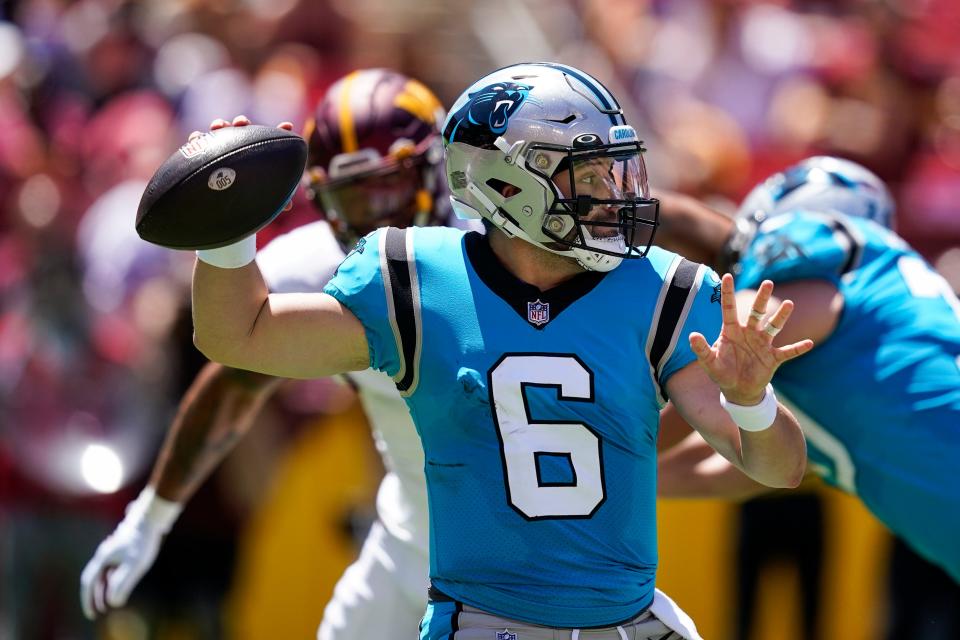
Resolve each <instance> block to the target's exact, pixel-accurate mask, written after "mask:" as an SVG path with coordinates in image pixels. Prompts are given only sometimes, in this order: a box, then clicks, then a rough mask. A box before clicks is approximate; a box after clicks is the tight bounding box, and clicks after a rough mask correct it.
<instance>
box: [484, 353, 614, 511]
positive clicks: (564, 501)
mask: <svg viewBox="0 0 960 640" xmlns="http://www.w3.org/2000/svg"><path fill="white" fill-rule="evenodd" d="M490 385H491V400H492V402H493V405H494V406H493V409H494V421H495V422H496V425H497V431H498V434H499V437H500V447H501V455H502V457H503V467H504V474H505V475H506V478H505V479H506V484H507V499H508V501H509V502H510V506H512V507H513V508H514V509H516V510H517V511H519V512H520V513H521V514H522V515H524V516H525V517H526V518H528V519H545V518H588V517H590V516H592V515H593V513H594V512H595V511H596V510H597V507H599V506H600V505H601V504H602V503H603V501H604V499H605V497H606V492H605V486H604V477H603V464H602V451H601V446H600V438H599V436H597V434H596V433H595V432H594V431H593V429H591V428H590V427H589V426H588V425H585V424H583V423H582V422H538V421H536V420H533V419H532V418H531V416H530V409H529V406H528V405H527V398H526V389H527V387H553V388H555V389H556V390H557V399H558V400H562V401H565V402H593V400H594V398H593V373H592V372H591V371H590V370H589V369H588V368H587V367H586V365H584V364H583V363H582V362H581V361H580V360H579V358H577V357H576V356H573V355H545V354H544V355H541V354H536V355H534V354H507V355H505V356H504V357H503V358H501V359H500V361H499V362H498V363H497V364H496V365H494V367H493V369H491V370H490ZM544 457H555V458H559V459H560V460H561V463H563V461H564V460H565V461H566V463H567V464H568V465H569V468H570V469H571V471H572V478H567V479H566V481H564V482H548V481H544V480H543V479H541V473H540V469H541V466H540V465H541V463H542V462H545V458H544Z"/></svg>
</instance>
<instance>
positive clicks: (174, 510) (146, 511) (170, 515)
mask: <svg viewBox="0 0 960 640" xmlns="http://www.w3.org/2000/svg"><path fill="white" fill-rule="evenodd" d="M181 511H183V505H182V504H180V503H179V502H171V501H170V500H164V499H163V498H161V497H160V496H158V495H157V492H156V491H155V490H154V489H153V487H150V486H147V487H144V489H143V491H141V492H140V495H139V496H137V499H136V500H134V501H133V502H131V503H130V504H129V505H128V506H127V514H126V517H125V518H124V520H129V521H130V522H131V523H132V524H134V526H138V525H139V524H140V523H143V524H145V525H146V526H147V527H149V528H151V529H156V530H159V531H160V532H162V533H167V532H168V531H170V528H171V527H173V523H174V522H176V520H177V518H178V517H179V516H180V512H181Z"/></svg>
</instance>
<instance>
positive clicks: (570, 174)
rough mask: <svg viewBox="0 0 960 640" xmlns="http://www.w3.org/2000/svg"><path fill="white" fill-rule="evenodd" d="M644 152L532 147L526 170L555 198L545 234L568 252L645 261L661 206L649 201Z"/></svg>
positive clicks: (621, 147) (632, 146)
mask: <svg viewBox="0 0 960 640" xmlns="http://www.w3.org/2000/svg"><path fill="white" fill-rule="evenodd" d="M643 151H644V149H643V147H642V146H641V144H640V143H639V142H628V143H619V144H606V145H595V146H591V147H589V148H585V149H569V148H567V147H560V146H553V145H547V144H533V145H531V147H530V149H529V151H528V152H527V158H526V161H527V167H528V168H529V169H530V170H531V171H532V172H534V173H537V174H539V175H540V176H541V177H543V178H545V179H546V180H547V181H548V183H549V184H550V185H551V188H552V189H553V191H554V195H555V200H554V202H553V205H552V206H551V207H550V209H549V211H548V212H547V215H546V216H545V217H544V223H543V233H544V234H545V235H546V236H547V237H549V238H551V239H552V240H554V241H555V242H556V243H558V244H560V245H564V246H567V247H574V248H581V249H586V250H589V251H594V252H597V253H602V254H605V255H611V256H617V257H621V258H640V257H643V256H645V255H646V253H647V251H648V250H649V248H650V245H651V244H652V243H653V235H654V232H655V230H656V228H657V224H658V222H657V220H658V211H659V201H658V200H656V199H655V198H651V197H650V190H649V186H648V184H647V171H646V165H645V164H644V161H643V155H642V154H643ZM552 167H555V168H553V169H551V168H552ZM548 171H549V172H550V175H548V174H547V172H548Z"/></svg>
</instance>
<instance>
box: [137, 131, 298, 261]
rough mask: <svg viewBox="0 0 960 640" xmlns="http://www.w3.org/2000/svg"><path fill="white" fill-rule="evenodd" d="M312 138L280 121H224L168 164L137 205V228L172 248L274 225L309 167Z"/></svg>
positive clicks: (207, 245)
mask: <svg viewBox="0 0 960 640" xmlns="http://www.w3.org/2000/svg"><path fill="white" fill-rule="evenodd" d="M306 160H307V143H306V142H305V141H304V140H303V138H301V137H300V136H298V135H296V134H293V133H290V132H289V131H285V130H283V129H278V128H275V127H264V126H257V125H248V126H245V127H224V128H223V129H217V130H216V131H211V132H209V133H205V134H203V135H201V136H199V137H197V138H194V139H193V140H191V141H190V142H188V143H187V144H185V145H183V146H182V147H180V148H179V149H178V150H177V151H176V152H175V153H174V154H173V155H172V156H170V157H169V158H168V159H167V161H166V162H164V163H163V164H162V165H160V168H159V169H157V172H156V173H155V174H153V178H151V179H150V183H149V184H147V188H146V190H145V191H144V192H143V197H142V198H141V199H140V207H139V208H138V209H137V225H136V226H137V233H138V234H140V237H141V238H143V239H144V240H146V241H148V242H152V243H154V244H158V245H161V246H164V247H169V248H171V249H216V248H217V247H223V246H226V245H228V244H231V243H233V242H237V241H238V240H242V239H243V238H245V237H246V236H249V235H250V234H252V233H256V232H257V231H258V230H260V229H261V228H263V227H264V226H266V225H267V224H268V223H269V222H270V221H271V220H273V219H274V218H275V217H277V215H278V214H279V213H280V212H281V211H282V210H283V207H284V205H285V204H286V202H287V200H289V199H290V197H291V196H292V195H293V193H294V192H295V191H296V189H297V185H298V184H299V183H300V179H301V177H302V175H303V168H304V164H305V163H306Z"/></svg>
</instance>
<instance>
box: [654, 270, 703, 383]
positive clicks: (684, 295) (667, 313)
mask: <svg viewBox="0 0 960 640" xmlns="http://www.w3.org/2000/svg"><path fill="white" fill-rule="evenodd" d="M700 269H701V265H699V264H697V263H696V262H691V261H689V260H687V259H686V258H681V259H680V262H679V264H677V267H676V269H675V270H674V271H673V277H672V278H671V279H670V283H669V285H668V286H667V291H666V295H665V296H664V297H663V303H662V305H661V306H660V309H659V311H660V313H659V315H657V316H655V317H654V319H653V323H654V324H653V326H654V329H653V340H652V342H651V343H650V345H651V346H650V365H651V366H652V367H653V370H654V374H655V377H656V381H657V384H658V385H660V376H661V373H662V370H663V365H664V364H665V363H666V361H667V360H668V359H669V357H670V354H671V353H673V349H674V348H675V347H676V345H677V339H678V337H679V335H680V329H681V328H682V327H683V323H684V322H685V321H686V319H687V314H688V313H689V311H690V304H691V303H692V302H693V298H694V297H695V296H696V294H697V291H698V290H699V289H700V283H699V279H698V277H697V276H698V274H699V273H700ZM660 394H661V396H663V398H664V399H666V397H667V394H666V391H665V390H664V389H663V387H662V386H661V388H660Z"/></svg>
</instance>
